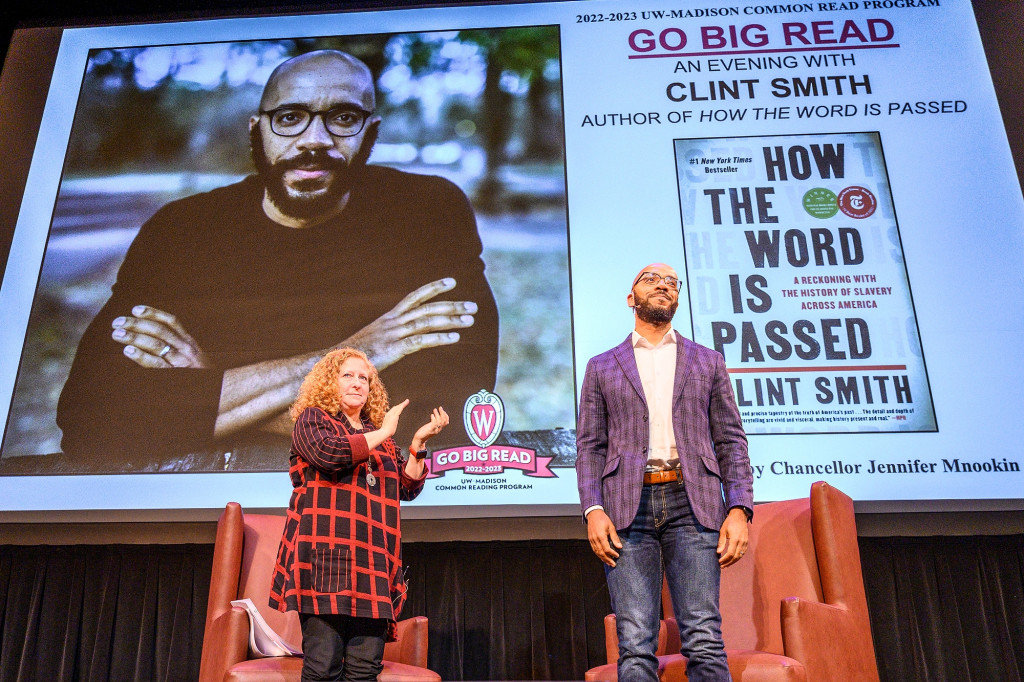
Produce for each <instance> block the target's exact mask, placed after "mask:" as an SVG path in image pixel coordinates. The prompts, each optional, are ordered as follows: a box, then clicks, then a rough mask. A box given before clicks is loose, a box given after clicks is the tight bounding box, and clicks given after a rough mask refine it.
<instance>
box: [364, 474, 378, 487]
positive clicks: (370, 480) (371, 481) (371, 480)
mask: <svg viewBox="0 0 1024 682" xmlns="http://www.w3.org/2000/svg"><path fill="white" fill-rule="evenodd" d="M366 485H368V486H375V485H377V477H376V476H374V475H373V472H372V471H367V472H366Z"/></svg>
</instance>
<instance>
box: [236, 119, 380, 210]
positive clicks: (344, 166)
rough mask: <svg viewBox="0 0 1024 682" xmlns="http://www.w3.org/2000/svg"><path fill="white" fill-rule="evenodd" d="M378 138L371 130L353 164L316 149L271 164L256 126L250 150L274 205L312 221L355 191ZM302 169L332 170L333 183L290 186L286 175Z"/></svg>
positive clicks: (298, 183)
mask: <svg viewBox="0 0 1024 682" xmlns="http://www.w3.org/2000/svg"><path fill="white" fill-rule="evenodd" d="M376 137H377V135H376V127H375V126H374V127H373V128H371V129H369V130H367V134H366V137H365V138H364V139H363V144H362V145H361V146H360V148H359V151H358V152H357V153H356V155H355V156H354V157H353V158H352V161H351V162H347V161H345V160H344V159H337V158H334V157H332V156H330V155H328V153H327V151H326V150H316V149H314V150H306V151H304V152H302V153H301V154H299V155H298V156H296V157H293V158H290V159H282V160H280V161H278V162H276V163H270V161H269V159H267V153H266V151H265V150H264V149H263V133H262V132H261V131H260V127H259V126H253V128H252V130H251V131H250V133H249V149H250V153H251V154H252V162H253V164H254V165H255V166H256V172H257V173H258V174H259V176H260V178H261V179H262V180H263V186H264V187H266V189H267V195H268V196H269V197H270V202H271V203H272V204H274V206H276V207H277V209H278V210H279V211H281V213H283V214H284V215H286V216H290V217H292V218H302V219H310V218H317V217H319V216H322V215H326V214H329V213H331V211H333V210H334V209H335V208H336V207H337V206H338V203H339V202H340V201H341V200H342V199H343V198H344V197H345V195H346V194H348V193H349V192H350V191H351V190H352V187H353V186H354V185H355V183H356V181H357V180H358V178H359V177H360V175H361V174H362V172H363V170H364V168H365V167H366V161H367V159H369V157H370V151H371V150H372V149H373V145H374V143H375V142H376ZM299 168H301V169H303V170H311V169H316V170H326V171H330V174H331V175H330V180H329V181H327V185H326V187H325V186H324V183H323V181H321V180H299V181H298V182H293V183H291V185H290V186H288V185H286V184H285V181H284V175H285V173H286V172H287V171H289V170H293V169H299Z"/></svg>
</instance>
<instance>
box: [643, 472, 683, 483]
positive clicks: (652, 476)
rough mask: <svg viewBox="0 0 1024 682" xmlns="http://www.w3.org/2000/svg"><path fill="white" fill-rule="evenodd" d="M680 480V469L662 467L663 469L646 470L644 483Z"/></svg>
mask: <svg viewBox="0 0 1024 682" xmlns="http://www.w3.org/2000/svg"><path fill="white" fill-rule="evenodd" d="M678 480H679V469H662V470H661V471H645V472H644V485H653V484H655V483H671V482H672V481H678Z"/></svg>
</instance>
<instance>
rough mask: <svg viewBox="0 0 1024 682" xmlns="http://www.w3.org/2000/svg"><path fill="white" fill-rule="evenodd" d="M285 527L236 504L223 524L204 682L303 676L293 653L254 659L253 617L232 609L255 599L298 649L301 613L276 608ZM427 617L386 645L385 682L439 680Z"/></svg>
mask: <svg viewBox="0 0 1024 682" xmlns="http://www.w3.org/2000/svg"><path fill="white" fill-rule="evenodd" d="M283 529H284V516H270V515H265V514H243V513H242V508H241V507H240V506H239V505H238V503H237V502H229V503H228V505H227V507H226V508H225V509H224V513H223V514H221V517H220V521H219V522H218V523H217V539H216V543H215V545H214V550H213V572H212V575H211V576H210V598H209V602H208V604H207V610H206V631H205V634H204V636H203V655H202V659H201V661H200V667H199V682H225V681H231V682H269V681H271V680H273V681H274V682H286V681H287V682H291V681H297V680H298V679H299V673H300V671H301V669H302V659H301V658H297V657H292V656H281V657H271V658H252V659H250V658H249V617H248V615H246V612H245V610H244V609H240V608H238V607H233V606H231V601H232V600H234V599H242V598H245V597H248V598H249V599H251V600H252V601H253V603H254V604H255V605H256V607H257V608H258V609H259V611H260V614H261V615H262V616H263V618H264V620H266V621H267V624H268V625H269V626H270V627H271V628H273V629H274V630H275V631H276V632H277V633H278V634H280V635H281V636H282V637H283V638H284V639H285V640H286V641H288V642H290V643H293V644H299V643H300V642H301V641H302V631H301V629H300V627H299V618H298V614H297V613H295V612H294V611H289V612H287V613H282V612H280V611H277V610H275V609H272V608H270V606H269V605H268V601H267V600H268V597H269V595H270V577H271V574H272V572H273V570H274V562H275V560H276V558H277V547H278V543H279V542H280V541H281V532H282V530H283ZM426 666H427V619H426V618H424V617H422V616H417V617H415V618H409V619H406V620H403V621H400V622H399V623H398V641H396V642H389V643H388V644H387V645H386V646H385V647H384V670H383V671H382V672H381V674H380V676H379V677H378V679H379V680H380V681H381V682H440V680H441V677H440V675H438V674H437V673H435V672H433V671H432V670H428V669H427V667H426Z"/></svg>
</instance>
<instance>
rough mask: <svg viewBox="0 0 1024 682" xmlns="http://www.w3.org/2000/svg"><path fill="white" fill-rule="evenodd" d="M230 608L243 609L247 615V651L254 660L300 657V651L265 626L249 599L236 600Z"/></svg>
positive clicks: (257, 610)
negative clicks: (271, 657)
mask: <svg viewBox="0 0 1024 682" xmlns="http://www.w3.org/2000/svg"><path fill="white" fill-rule="evenodd" d="M231 605H232V606H237V607H239V608H242V609H245V611H246V613H248V614H249V650H250V651H252V655H253V656H255V657H256V658H267V657H268V656H301V655H302V651H300V650H299V649H296V648H295V647H293V646H292V645H291V644H289V643H288V642H286V641H284V639H282V638H281V635H279V634H277V633H276V632H274V630H273V629H272V628H271V627H270V626H269V625H267V621H265V620H263V616H261V615H260V611H259V609H257V608H256V605H255V604H253V603H252V600H251V599H249V598H246V599H236V600H235V601H233V602H231Z"/></svg>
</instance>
